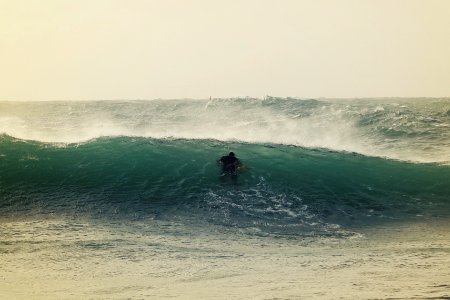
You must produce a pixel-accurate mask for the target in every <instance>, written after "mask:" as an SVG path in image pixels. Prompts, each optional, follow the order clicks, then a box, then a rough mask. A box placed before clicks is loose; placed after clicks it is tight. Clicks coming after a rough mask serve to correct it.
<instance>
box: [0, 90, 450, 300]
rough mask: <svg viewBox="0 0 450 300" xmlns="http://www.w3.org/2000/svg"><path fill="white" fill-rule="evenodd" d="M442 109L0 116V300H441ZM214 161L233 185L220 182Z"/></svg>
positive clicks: (224, 107)
mask: <svg viewBox="0 0 450 300" xmlns="http://www.w3.org/2000/svg"><path fill="white" fill-rule="evenodd" d="M449 111H450V100H449V99H381V100H380V99H378V100H377V99H372V100H370V99H362V100H300V99H278V98H267V99H264V100H258V99H248V98H245V99H213V100H210V101H202V100H173V101H129V102H120V101H115V102H106V101H104V102H102V101H99V102H49V103H26V102H25V103H13V102H0V134H2V135H1V136H0V222H1V227H0V237H1V240H0V256H1V261H2V267H1V269H0V276H1V277H0V278H1V281H0V296H1V297H2V298H5V299H21V298H43V299H47V298H53V299H60V298H74V299H79V298H94V299H97V298H107V299H109V298H137V299H141V298H165V297H176V298H188V299H211V298H223V299H230V298H231V299H232V298H235V299H246V298H247V299H255V298H256V299H274V298H282V299H298V298H323V299H331V298H344V299H354V298H363V299H364V298H365V299H374V298H376V299H379V298H381V299H385V298H386V299H387V298H407V299H410V298H418V299H423V298H430V299H431V298H433V299H435V298H445V297H450V295H449V293H448V290H449V288H450V286H449V285H448V282H450V273H449V272H448V271H447V270H448V269H449V267H450V253H449V252H450V246H449V243H448V241H449V240H450V230H449V228H450V221H449V220H450V219H449V217H450V184H449V183H450V166H449V161H450V147H449V146H450V130H448V129H449V127H450V113H449ZM229 151H234V152H236V153H237V155H238V156H239V158H240V159H241V160H242V162H243V163H244V164H245V165H246V166H248V167H249V169H248V171H247V172H244V173H242V174H240V175H239V178H238V183H237V185H234V184H233V183H232V182H231V181H228V180H226V181H224V182H222V181H220V180H219V179H218V174H219V167H218V166H217V164H216V159H217V158H218V157H220V156H221V155H223V154H226V153H227V152H229Z"/></svg>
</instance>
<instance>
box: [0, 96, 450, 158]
mask: <svg viewBox="0 0 450 300" xmlns="http://www.w3.org/2000/svg"><path fill="white" fill-rule="evenodd" d="M449 107H450V100H449V99H409V100H408V99H389V100H370V99H365V100H346V101H344V100H341V101H335V100H314V99H311V100H300V99H292V98H287V99H281V98H274V97H268V98H266V99H251V98H237V99H212V100H210V101H206V100H204V101H203V100H197V101H194V100H170V101H169V100H166V101H163V100H161V101H127V102H120V101H96V102H50V103H47V102H28V103H26V102H25V103H23V102H21V103H15V102H0V133H4V134H7V135H9V136H13V137H16V138H20V139H24V140H35V141H41V142H56V143H79V142H86V141H89V140H91V139H95V138H99V137H105V136H110V137H113V136H134V137H148V138H156V139H163V138H178V139H199V140H207V139H214V140H218V141H240V142H247V143H256V144H258V143H259V144H261V143H271V144H279V145H295V146H300V147H308V148H325V149H331V150H337V151H348V152H356V153H360V154H364V155H368V156H376V157H386V158H392V159H399V160H404V161H414V162H425V163H426V162H439V163H443V164H446V163H447V164H448V163H449V162H450V130H448V128H450V121H449V117H448V114H447V111H448V109H449Z"/></svg>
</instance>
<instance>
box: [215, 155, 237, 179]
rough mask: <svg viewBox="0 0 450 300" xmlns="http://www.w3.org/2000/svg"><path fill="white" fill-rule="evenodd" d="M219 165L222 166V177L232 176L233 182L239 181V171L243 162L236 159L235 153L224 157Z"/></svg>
mask: <svg viewBox="0 0 450 300" xmlns="http://www.w3.org/2000/svg"><path fill="white" fill-rule="evenodd" d="M218 163H219V164H220V165H221V166H222V174H220V176H221V177H224V176H226V175H231V178H232V179H233V180H236V179H237V173H238V169H239V167H240V166H241V162H240V161H239V159H238V158H237V157H236V155H235V154H234V152H230V153H229V154H228V155H225V156H222V157H221V158H220V159H219V160H218Z"/></svg>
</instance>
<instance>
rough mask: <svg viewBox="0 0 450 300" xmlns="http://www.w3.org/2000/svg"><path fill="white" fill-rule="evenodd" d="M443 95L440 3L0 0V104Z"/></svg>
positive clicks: (447, 76) (444, 17) (446, 44)
mask: <svg viewBox="0 0 450 300" xmlns="http://www.w3.org/2000/svg"><path fill="white" fill-rule="evenodd" d="M265 95H273V96H293V97H301V98H309V97H330V98H336V97H381V96H404V97H410V96H428V97H440V96H450V1H449V0H373V1H372V0H292V1H290V0H273V1H272V0H226V1H215V0H73V1H70V0H35V1H33V0H0V100H65V99H66V100H76V99H80V100H87V99H155V98H168V99H169V98H208V97H209V96H212V97H236V96H253V97H263V96H265Z"/></svg>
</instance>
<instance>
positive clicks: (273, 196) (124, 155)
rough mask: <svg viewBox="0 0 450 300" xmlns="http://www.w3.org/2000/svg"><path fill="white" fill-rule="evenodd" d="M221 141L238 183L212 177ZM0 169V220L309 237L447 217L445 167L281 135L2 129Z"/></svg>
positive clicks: (447, 174) (449, 170)
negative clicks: (89, 134)
mask: <svg viewBox="0 0 450 300" xmlns="http://www.w3.org/2000/svg"><path fill="white" fill-rule="evenodd" d="M230 150H233V151H235V152H236V153H237V155H238V156H239V157H240V158H241V159H242V161H243V163H244V164H246V165H248V166H249V168H250V169H249V170H248V171H247V172H244V173H242V174H240V175H239V178H238V184H237V185H233V184H232V182H231V180H226V181H224V182H221V181H220V180H219V178H218V175H219V167H218V166H217V164H216V159H217V158H218V157H220V156H221V155H223V154H225V153H227V152H228V151H230ZM0 171H1V173H0V195H1V197H0V216H1V217H2V218H14V219H18V218H27V217H35V216H40V217H42V216H46V217H51V216H66V217H76V218H80V217H89V218H108V219H126V220H134V219H142V218H153V219H158V220H159V219H162V220H180V221H183V222H186V223H192V224H199V225H201V226H203V225H205V224H214V225H218V226H226V227H230V228H241V229H245V230H254V231H255V232H259V233H273V234H283V235H286V234H288V235H289V234H301V235H314V236H316V235H322V234H324V235H330V234H331V235H343V234H344V235H346V234H349V232H351V228H353V227H359V226H370V225H372V224H376V223H380V222H381V223H382V222H392V221H402V220H408V219H417V218H419V219H423V220H430V219H434V218H448V217H449V216H450V199H449V195H450V185H449V184H448V179H449V178H450V168H449V167H448V166H445V165H439V164H414V163H406V162H401V161H394V160H386V159H382V158H373V157H366V156H362V155H357V154H353V153H347V152H335V151H328V150H324V149H308V148H301V147H296V146H287V145H274V144H250V143H238V142H224V141H217V140H188V139H153V138H144V137H115V138H106V137H105V138H98V139H94V140H91V141H89V142H86V143H76V144H66V145H61V144H52V143H43V142H36V141H34V142H33V141H24V140H21V139H17V138H13V137H10V136H7V135H3V136H1V137H0ZM202 224H203V225H202ZM344 229H345V230H344ZM349 230H350V231H349Z"/></svg>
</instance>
